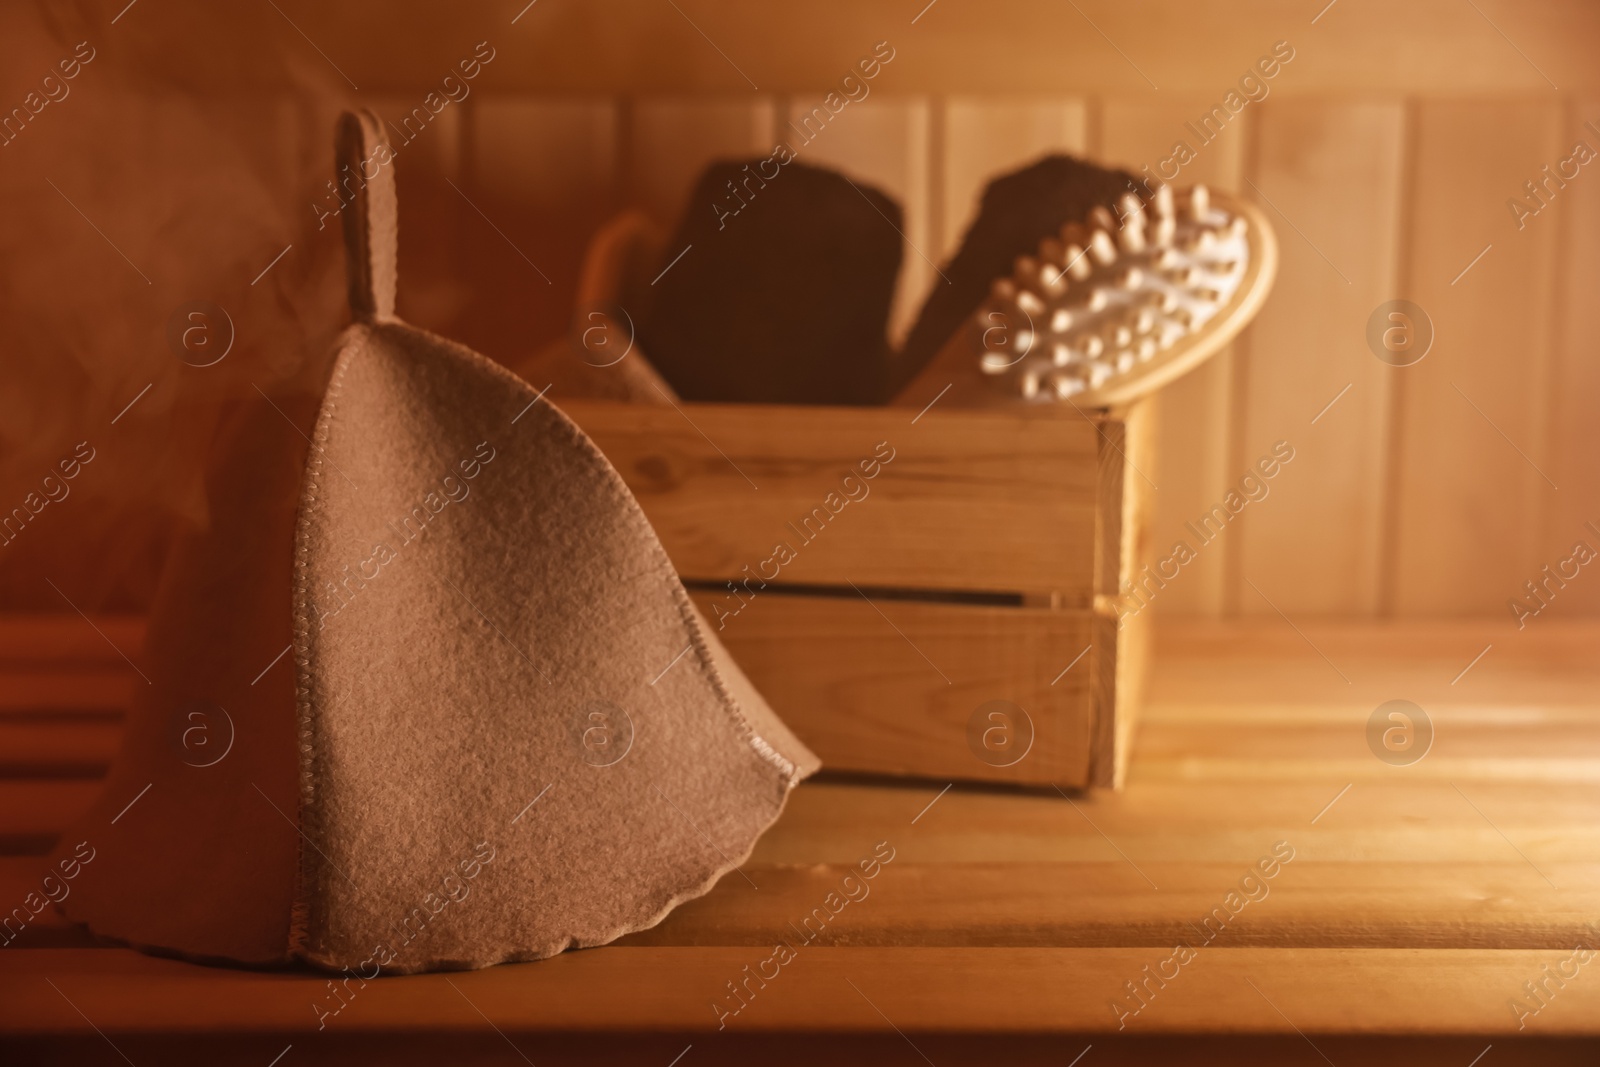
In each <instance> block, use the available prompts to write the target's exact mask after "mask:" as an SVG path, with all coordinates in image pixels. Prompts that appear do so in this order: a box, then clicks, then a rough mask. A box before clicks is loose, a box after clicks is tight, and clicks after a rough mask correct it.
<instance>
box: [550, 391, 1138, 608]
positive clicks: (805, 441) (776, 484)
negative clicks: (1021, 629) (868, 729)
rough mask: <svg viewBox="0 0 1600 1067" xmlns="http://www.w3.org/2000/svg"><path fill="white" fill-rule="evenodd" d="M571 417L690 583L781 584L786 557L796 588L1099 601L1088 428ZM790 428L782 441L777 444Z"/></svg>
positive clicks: (891, 420)
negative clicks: (740, 580) (748, 577)
mask: <svg viewBox="0 0 1600 1067" xmlns="http://www.w3.org/2000/svg"><path fill="white" fill-rule="evenodd" d="M564 407H565V410H566V411H567V413H568V414H569V415H571V416H572V417H573V418H574V419H575V420H576V421H577V422H578V423H579V425H581V426H582V427H583V428H584V429H585V430H586V431H587V432H588V433H589V434H590V435H591V436H592V437H593V438H594V439H595V441H596V443H597V444H599V446H600V447H601V449H602V450H603V451H604V452H605V453H606V455H607V457H608V458H609V459H610V460H611V462H612V463H613V464H614V465H615V466H616V468H617V469H618V471H619V472H620V473H621V474H622V477H623V479H624V480H625V481H626V482H627V483H628V485H629V487H630V488H631V489H632V490H633V492H634V494H635V496H637V497H638V499H639V503H640V505H641V506H642V507H643V508H644V510H645V514H646V515H648V516H649V518H650V521H651V523H652V524H653V525H654V526H655V529H656V533H657V534H658V535H659V536H660V538H661V541H662V543H663V544H664V545H665V546H666V549H667V554H668V555H669V556H671V557H672V561H673V563H674V564H675V565H676V566H677V568H678V571H679V573H680V574H681V575H683V577H685V578H687V579H699V580H724V579H730V578H736V577H740V576H741V572H742V571H743V569H744V568H745V567H747V566H748V567H749V568H751V573H757V572H758V571H760V570H762V569H765V570H766V572H767V573H768V574H771V573H772V567H771V566H768V565H765V562H764V561H766V560H768V559H769V558H772V557H773V555H774V548H775V546H777V545H778V544H779V543H786V544H788V545H790V546H791V549H792V551H793V553H794V556H795V558H794V559H793V560H792V561H791V562H789V563H788V564H787V565H784V566H783V567H782V568H781V572H780V573H781V577H780V579H779V580H781V581H782V582H784V583H789V584H795V583H799V584H812V585H828V586H841V587H848V586H849V584H850V583H852V582H854V583H856V584H858V585H862V586H868V585H870V586H875V587H878V588H904V589H936V590H962V591H997V592H1004V593H1043V594H1046V595H1048V594H1055V595H1056V596H1057V597H1058V598H1059V600H1060V602H1061V603H1063V604H1064V605H1066V606H1073V607H1087V606H1090V605H1091V604H1092V603H1093V598H1094V594H1095V593H1096V592H1097V590H1096V588H1095V574H1094V566H1093V563H1094V556H1095V550H1094V546H1095V535H1096V531H1095V511H1096V506H1097V486H1096V481H1097V477H1096V469H1097V467H1096V464H1097V455H1098V447H1099V441H1100V435H1099V433H1098V431H1097V428H1096V426H1095V424H1093V423H1091V422H1089V421H1088V420H1084V419H1077V418H1062V417H1060V416H1059V414H1058V413H1056V412H1049V413H1047V414H1048V415H1049V416H1054V417H1038V416H1030V415H1011V414H988V413H976V412H965V411H963V412H961V413H959V414H953V415H948V416H946V415H943V414H942V413H941V412H939V411H938V409H937V408H934V409H933V410H931V411H929V412H928V413H927V414H926V415H923V416H922V417H921V418H920V419H919V420H918V421H917V422H916V423H915V424H913V423H912V419H913V418H914V417H916V415H917V412H915V411H904V410H894V409H890V410H884V409H847V408H792V407H781V406H772V407H760V408H755V407H747V406H739V405H713V404H685V405H682V407H681V409H674V408H672V407H662V408H642V407H626V406H621V405H607V404H579V403H573V404H568V405H564ZM779 422H781V423H782V424H783V425H784V432H783V433H782V434H776V433H774V432H773V427H774V425H775V424H776V423H779ZM883 442H887V447H886V449H885V450H884V452H883V454H885V455H887V454H889V452H888V451H887V449H893V459H892V460H891V461H890V462H889V463H887V464H884V465H882V466H881V469H880V471H879V473H878V476H877V477H876V478H874V479H872V480H870V481H864V482H863V483H862V484H863V485H864V486H865V488H866V490H867V495H866V496H865V497H864V498H863V499H861V500H859V501H856V502H853V503H847V504H845V505H844V506H843V507H842V508H840V509H839V511H838V513H837V515H830V514H829V513H828V509H827V503H826V502H827V497H828V494H830V493H837V494H838V497H837V498H836V500H843V499H844V496H845V488H844V485H843V479H844V478H845V476H846V475H851V474H852V473H854V476H855V478H856V480H857V481H861V475H860V472H859V470H857V464H858V463H860V462H863V461H871V460H873V459H874V450H875V449H876V448H877V447H878V446H879V445H880V443H883ZM855 492H857V493H858V494H859V492H860V490H859V489H858V490H855ZM818 508H821V509H823V512H822V515H823V517H826V518H827V520H828V521H827V522H826V523H823V522H821V521H820V520H819V518H817V517H815V509H818ZM808 515H813V516H814V517H813V520H812V523H811V525H809V526H805V527H804V529H801V527H802V524H803V520H804V519H805V517H806V516H808ZM791 524H792V525H791ZM803 535H807V536H809V538H810V539H809V540H808V539H807V536H803ZM1107 592H1110V591H1109V590H1107Z"/></svg>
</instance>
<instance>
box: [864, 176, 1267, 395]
mask: <svg viewBox="0 0 1600 1067" xmlns="http://www.w3.org/2000/svg"><path fill="white" fill-rule="evenodd" d="M1277 259H1278V253H1277V242H1276V239H1275V238H1274V236H1273V233H1272V229H1271V227H1270V225H1268V223H1267V221H1266V219H1265V218H1264V217H1262V215H1261V213H1260V212H1259V211H1258V210H1257V209H1256V208H1255V207H1254V206H1252V205H1250V204H1247V203H1245V202H1243V201H1240V200H1236V199H1234V198H1232V197H1228V196H1224V195H1221V194H1217V193H1214V192H1211V191H1210V190H1208V189H1207V188H1206V186H1204V185H1195V186H1192V187H1191V188H1189V189H1186V190H1183V191H1180V192H1176V193H1175V192H1174V191H1173V189H1172V188H1171V187H1170V186H1162V187H1160V188H1159V189H1157V190H1156V192H1155V194H1154V195H1153V196H1151V197H1150V198H1149V199H1148V200H1145V199H1142V198H1140V197H1139V196H1137V195H1135V194H1134V193H1132V192H1129V193H1127V194H1125V195H1123V196H1122V197H1121V198H1120V199H1119V200H1118V202H1117V205H1116V211H1115V213H1113V212H1112V211H1111V210H1110V209H1108V208H1106V207H1105V206H1103V205H1101V206H1096V207H1094V208H1093V209H1092V210H1090V212H1089V213H1088V217H1087V218H1086V219H1084V220H1083V221H1081V222H1069V223H1067V224H1066V225H1065V226H1063V227H1061V229H1060V232H1059V234H1058V235H1055V236H1051V237H1047V238H1045V239H1044V240H1043V241H1040V242H1039V244H1038V247H1037V250H1036V251H1035V252H1034V253H1033V254H1031V255H1024V256H1020V257H1018V258H1017V259H1016V261H1015V264H1014V266H1013V269H1012V272H1011V274H1010V275H1009V276H1007V277H1003V278H999V279H996V280H995V281H994V282H993V284H992V286H991V288H990V291H989V296H988V298H987V299H986V300H985V301H984V302H983V304H982V306H981V307H980V308H979V309H978V311H977V313H976V314H973V315H970V316H969V317H968V318H967V321H966V322H965V323H964V324H963V326H962V327H961V328H960V329H958V330H957V331H956V333H955V335H954V336H952V337H951V338H950V340H949V341H948V343H946V344H945V346H944V347H943V349H941V350H940V352H939V353H938V355H937V356H935V357H934V358H933V359H932V361H930V362H929V363H928V364H927V365H926V366H925V367H923V368H922V370H921V371H919V372H918V373H917V374H916V376H915V377H914V378H913V379H912V380H911V381H910V383H909V384H907V385H906V386H905V387H904V388H903V389H901V390H899V391H898V392H897V394H896V396H895V399H894V403H896V404H899V405H902V406H917V407H920V406H922V405H925V404H928V403H929V402H931V401H932V400H933V399H934V398H935V397H936V396H939V395H940V394H941V393H942V392H943V391H945V390H948V394H949V395H947V396H943V397H942V398H941V400H940V402H941V404H952V403H953V404H957V405H965V406H995V405H1006V404H1023V405H1048V404H1055V403H1063V404H1065V403H1070V404H1072V405H1074V406H1076V407H1077V408H1080V409H1083V410H1089V409H1104V408H1117V407H1123V406H1126V405H1127V404H1129V403H1132V402H1133V401H1135V400H1137V399H1139V398H1140V397H1143V396H1146V395H1148V394H1149V393H1151V392H1153V391H1154V390H1156V389H1159V388H1160V387H1161V386H1163V385H1165V384H1166V383H1167V382H1170V381H1172V380H1173V379H1175V378H1177V377H1179V376H1180V375H1182V374H1184V373H1186V372H1187V371H1189V370H1191V369H1193V368H1194V367H1195V366H1197V365H1198V364H1200V363H1202V362H1204V361H1205V360H1206V359H1207V358H1209V357H1210V356H1211V355H1212V354H1213V353H1215V352H1216V351H1217V350H1218V349H1220V348H1221V347H1222V346H1223V345H1225V344H1227V343H1228V342H1229V341H1230V340H1232V338H1233V337H1234V336H1235V335H1236V334H1238V332H1239V331H1240V330H1242V329H1243V328H1244V327H1245V325H1246V324H1248V323H1249V322H1250V320H1251V319H1252V318H1253V317H1254V316H1255V313H1256V311H1257V310H1258V309H1259V308H1260V307H1261V303H1262V301H1263V300H1265V299H1266V296H1267V293H1268V291H1269V290H1270V289H1271V287H1272V280H1273V277H1274V275H1275V273H1276V271H1277Z"/></svg>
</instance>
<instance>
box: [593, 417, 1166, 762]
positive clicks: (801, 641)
mask: <svg viewBox="0 0 1600 1067" xmlns="http://www.w3.org/2000/svg"><path fill="white" fill-rule="evenodd" d="M563 408H564V409H565V410H566V411H567V412H568V414H570V415H571V416H572V417H573V418H574V419H575V420H576V421H577V422H578V423H579V424H580V425H581V426H582V427H583V428H584V429H585V430H586V431H587V432H588V433H589V434H590V435H591V436H593V438H594V439H595V441H596V442H598V444H599V445H600V447H601V448H602V449H603V450H604V451H605V453H606V455H607V456H608V457H609V458H610V459H611V462H612V463H613V464H615V466H616V468H617V469H618V471H620V472H621V474H622V477H623V478H624V480H626V481H627V483H628V485H629V486H630V487H631V488H632V490H633V492H634V493H635V494H636V495H637V497H638V499H639V502H640V504H641V505H642V506H643V507H644V510H645V513H646V514H647V515H648V516H649V518H650V521H651V522H652V523H654V525H655V528H656V531H657V533H658V534H659V535H660V537H661V540H662V543H663V544H664V545H665V546H666V549H667V552H668V554H669V555H670V556H671V558H672V560H673V563H674V564H675V565H676V566H677V568H678V571H679V573H680V574H681V575H682V577H683V578H684V580H685V582H686V583H687V584H688V585H689V587H690V590H691V592H692V594H693V595H694V597H695V599H696V601H697V602H698V604H699V605H700V608H701V610H702V611H703V612H704V613H705V615H706V618H707V620H708V622H709V623H710V625H711V628H712V629H713V630H716V631H717V632H718V636H719V637H720V638H721V639H722V640H723V642H724V643H725V644H726V645H727V646H728V648H729V649H730V650H731V651H732V653H733V655H734V656H735V658H736V659H737V660H738V662H739V664H740V665H741V666H742V667H743V668H744V670H745V671H746V672H747V673H748V674H749V676H750V678H751V679H752V680H753V681H754V682H755V684H756V685H757V686H758V687H759V688H760V689H761V691H762V692H763V693H764V694H765V695H766V697H767V698H768V699H769V700H770V701H771V703H772V705H773V707H774V708H776V709H777V710H778V712H779V713H780V714H781V715H782V716H783V717H784V719H785V720H786V721H787V722H788V723H789V724H790V726H792V727H793V728H794V730H795V731H796V732H797V733H798V734H799V735H800V736H801V737H802V738H803V739H804V740H805V741H806V743H807V744H809V745H811V746H812V748H813V749H814V750H815V751H816V752H817V754H818V755H819V756H820V757H821V758H822V760H823V762H824V764H825V765H826V766H827V767H828V768H829V769H831V770H836V771H858V772H875V773H889V774H899V775H917V776H926V777H930V778H936V779H937V778H942V779H951V780H953V779H978V780H987V781H996V782H1008V783H1014V784H1023V785H1030V786H1043V787H1048V786H1049V785H1052V784H1054V785H1059V786H1061V787H1063V788H1075V787H1078V788H1081V787H1085V786H1091V785H1094V786H1113V785H1116V784H1118V783H1120V781H1121V777H1122V772H1123V768H1124V767H1125V765H1126V761H1127V754H1128V748H1129V742H1130V739H1131V733H1132V724H1133V720H1134V716H1135V713H1136V711H1137V706H1138V700H1139V690H1140V687H1141V681H1142V673H1143V664H1144V658H1145V657H1144V645H1145V636H1144V631H1145V625H1144V623H1145V619H1146V615H1147V613H1143V612H1141V613H1138V614H1133V615H1129V616H1128V617H1127V618H1125V619H1124V620H1123V621H1122V622H1121V623H1120V624H1119V621H1118V614H1119V612H1118V605H1119V603H1120V600H1119V590H1121V589H1122V588H1124V585H1125V583H1126V582H1127V581H1129V580H1131V579H1132V577H1133V570H1134V561H1135V560H1138V559H1140V558H1141V557H1142V555H1143V550H1142V541H1143V530H1144V514H1145V511H1146V504H1147V492H1148V488H1149V486H1148V484H1147V483H1146V482H1145V480H1144V476H1143V475H1142V474H1140V473H1139V472H1138V468H1140V467H1143V466H1145V465H1146V464H1147V463H1148V459H1146V458H1145V456H1146V454H1147V452H1148V445H1147V442H1146V437H1147V435H1146V433H1145V432H1144V427H1145V425H1146V422H1147V420H1146V419H1145V417H1144V412H1143V411H1142V410H1141V409H1140V408H1139V407H1135V408H1134V409H1133V410H1132V411H1130V412H1127V413H1125V414H1123V415H1121V416H1119V417H1103V418H1095V419H1093V420H1091V419H1089V418H1085V417H1083V416H1081V415H1080V414H1078V413H1077V412H1075V411H1071V410H1069V411H1067V412H1065V413H1063V412H1061V411H1059V410H1054V409H1051V410H1038V411H1027V412H1020V411H1019V412H1004V413H1001V412H994V411H970V410H956V409H953V408H952V409H950V410H946V411H941V410H939V408H938V407H937V406H935V407H934V408H932V409H931V410H929V411H927V412H926V413H923V414H920V415H919V414H918V412H917V411H916V410H914V409H902V408H881V409H873V408H814V407H785V406H765V405H763V406H753V405H740V404H681V405H677V406H644V405H625V404H614V403H597V402H568V403H565V404H563ZM885 457H890V458H888V459H887V461H885ZM866 473H874V476H873V477H870V478H869V477H866ZM847 477H848V478H849V479H850V480H848V481H847ZM830 494H833V495H832V496H830ZM780 546H787V547H788V549H789V551H788V552H787V553H785V552H783V551H780V550H779V549H780ZM1069 668H1070V669H1069ZM990 701H1008V702H1011V703H1012V704H1014V705H1016V706H1017V707H1020V708H1021V709H1022V711H1023V712H1025V713H1026V720H1027V721H1028V722H1031V724H1032V732H1033V741H1032V744H1031V747H1029V748H1028V749H1027V752H1026V755H1024V756H1022V757H1021V758H1020V759H1017V760H1016V762H1014V763H1012V764H1011V765H1009V766H997V765H995V764H996V763H998V762H1003V761H1004V760H1003V757H1001V756H998V755H992V756H991V758H990V759H988V760H986V759H983V758H980V755H979V753H980V752H983V751H985V749H984V747H983V745H982V744H981V743H978V745H977V747H976V748H974V744H973V743H971V742H969V728H970V726H971V723H972V721H973V720H974V717H975V715H976V716H977V718H978V721H979V724H980V725H979V729H978V731H977V732H978V734H980V735H981V733H982V728H983V727H984V726H986V725H995V726H996V727H997V728H998V729H1000V730H1002V731H1004V730H1006V729H1011V730H1014V731H1017V732H1016V733H1014V734H1012V735H1010V736H1011V738H1012V740H1011V746H1012V747H1011V748H1010V749H1009V750H1005V749H1000V751H1001V752H1007V751H1008V752H1009V754H1012V755H1013V756H1014V754H1015V753H1018V752H1020V751H1021V750H1022V749H1021V743H1020V739H1021V738H1023V737H1024V736H1025V731H1026V727H1025V726H1023V725H1022V723H1023V719H1022V717H1020V716H1016V715H1015V714H1014V713H1011V714H1010V719H1009V722H1008V721H1007V720H993V721H991V720H988V719H987V718H986V715H987V711H988V710H993V709H986V710H985V712H984V713H983V714H978V713H979V709H980V708H981V707H982V706H983V705H985V704H987V703H988V702H990ZM1002 707H1003V706H1002ZM1005 736H1006V735H1005V734H1003V733H997V734H991V735H990V737H991V739H992V740H994V741H997V742H998V741H1001V740H1003V739H1004V738H1005ZM988 751H990V752H991V753H993V752H994V751H995V749H994V748H991V749H989V750H988Z"/></svg>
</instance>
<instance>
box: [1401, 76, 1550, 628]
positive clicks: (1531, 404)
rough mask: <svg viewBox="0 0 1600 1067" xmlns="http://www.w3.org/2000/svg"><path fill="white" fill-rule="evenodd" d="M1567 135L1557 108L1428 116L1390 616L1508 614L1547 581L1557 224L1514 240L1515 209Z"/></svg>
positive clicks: (1420, 138)
mask: <svg viewBox="0 0 1600 1067" xmlns="http://www.w3.org/2000/svg"><path fill="white" fill-rule="evenodd" d="M1562 127H1563V113H1562V108H1561V107H1560V105H1559V102H1558V101H1557V100H1555V99H1553V98H1552V99H1551V100H1549V101H1548V102H1543V101H1528V102H1522V101H1518V102H1487V103H1484V102H1449V103H1436V102H1424V103H1422V104H1420V105H1419V106H1418V108H1417V133H1416V141H1415V145H1416V163H1415V177H1414V191H1413V195H1412V214H1411V218H1410V220H1409V226H1408V228H1407V231H1408V232H1407V240H1408V241H1409V243H1410V253H1409V269H1408V272H1407V277H1406V278H1405V287H1406V289H1407V290H1408V291H1409V292H1410V293H1411V294H1412V299H1414V300H1416V301H1417V303H1419V304H1420V305H1421V306H1422V307H1423V308H1425V309H1426V310H1427V312H1428V314H1429V316H1430V317H1431V318H1432V320H1433V323H1434V327H1435V330H1436V339H1435V341H1434V346H1433V350H1432V351H1431V352H1429V353H1428V356H1427V357H1426V358H1425V359H1423V360H1422V362H1420V363H1418V364H1416V365H1415V366H1413V367H1409V368H1406V371H1405V373H1404V374H1403V375H1402V376H1400V377H1399V378H1398V379H1397V382H1398V384H1399V387H1400V392H1399V397H1400V401H1399V405H1398V414H1399V418H1400V422H1401V431H1400V434H1399V441H1398V447H1399V449H1400V453H1399V455H1398V457H1397V461H1398V462H1397V471H1396V496H1397V499H1398V514H1397V522H1396V523H1395V533H1394V536H1395V537H1396V538H1397V540H1396V543H1395V546H1394V551H1395V556H1394V563H1393V574H1392V578H1391V579H1390V581H1389V585H1390V588H1391V589H1392V593H1393V600H1392V602H1391V603H1390V604H1388V605H1386V607H1390V608H1392V610H1394V611H1395V612H1397V613H1399V614H1426V613H1434V612H1438V613H1444V614H1469V613H1494V612H1500V611H1504V610H1505V601H1506V599H1507V598H1508V597H1510V596H1511V595H1513V594H1515V593H1516V592H1517V591H1519V590H1520V589H1521V587H1522V583H1523V582H1524V581H1526V580H1527V579H1529V578H1532V577H1534V575H1535V572H1537V570H1538V568H1539V565H1540V562H1539V555H1540V552H1541V548H1542V546H1541V545H1540V544H1539V530H1540V525H1541V516H1542V515H1544V514H1545V512H1546V509H1547V508H1549V507H1550V506H1551V505H1552V504H1553V502H1554V498H1555V494H1556V492H1557V490H1556V488H1555V485H1553V484H1552V483H1551V481H1549V480H1547V477H1548V472H1549V467H1550V465H1551V464H1550V457H1549V456H1548V455H1547V445H1546V441H1545V439H1544V436H1545V435H1544V434H1543V432H1542V429H1541V427H1542V426H1543V425H1544V422H1545V418H1546V416H1547V412H1546V400H1547V394H1546V390H1547V388H1548V381H1547V378H1546V374H1547V369H1548V365H1549V359H1550V343H1551V315H1552V307H1551V285H1552V283H1553V282H1554V281H1555V277H1554V267H1555V251H1556V248H1557V234H1558V230H1559V228H1560V227H1561V225H1562V223H1561V222H1560V221H1558V220H1557V219H1556V218H1555V217H1552V216H1553V215H1554V214H1555V212H1554V211H1553V210H1551V211H1549V213H1548V214H1546V215H1543V216H1541V217H1538V218H1534V219H1530V220H1528V223H1527V225H1526V227H1525V228H1524V229H1522V230H1521V231H1519V230H1518V229H1517V227H1516V225H1515V223H1514V221H1513V218H1512V215H1511V213H1510V212H1509V211H1508V209H1507V207H1506V201H1507V198H1508V197H1511V196H1514V195H1516V194H1518V193H1519V192H1521V190H1522V186H1523V183H1524V182H1525V181H1528V180H1530V179H1532V178H1534V177H1536V176H1538V175H1539V171H1540V168H1541V167H1542V166H1544V165H1545V164H1554V163H1555V162H1556V161H1557V160H1558V159H1560V158H1562V154H1561V153H1560V146H1561V144H1562V142H1563V141H1565V140H1567V139H1568V138H1567V136H1566V133H1567V131H1565V130H1564V129H1563V128H1562ZM1556 206H1557V207H1559V206H1561V205H1560V204H1559V201H1558V202H1557V205H1556ZM1485 249H1487V251H1485ZM1480 254H1481V255H1482V259H1479V260H1478V261H1477V262H1476V263H1475V264H1474V262H1473V261H1474V260H1475V259H1477V257H1478V256H1479V255H1480ZM1541 472H1542V473H1541ZM1555 484H1559V483H1555Z"/></svg>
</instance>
